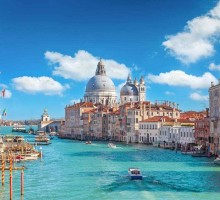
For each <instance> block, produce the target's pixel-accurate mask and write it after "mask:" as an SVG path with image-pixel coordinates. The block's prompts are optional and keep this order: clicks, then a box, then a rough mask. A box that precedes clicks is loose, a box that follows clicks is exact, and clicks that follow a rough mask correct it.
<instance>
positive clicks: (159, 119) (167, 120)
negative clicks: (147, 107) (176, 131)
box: [140, 116, 175, 122]
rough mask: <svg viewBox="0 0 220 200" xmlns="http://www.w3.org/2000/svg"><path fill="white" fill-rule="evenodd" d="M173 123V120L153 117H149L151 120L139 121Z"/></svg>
mask: <svg viewBox="0 0 220 200" xmlns="http://www.w3.org/2000/svg"><path fill="white" fill-rule="evenodd" d="M162 121H164V122H174V121H175V119H172V118H169V117H167V116H155V117H151V118H148V119H145V120H143V121H140V122H162Z"/></svg>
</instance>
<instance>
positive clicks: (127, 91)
mask: <svg viewBox="0 0 220 200" xmlns="http://www.w3.org/2000/svg"><path fill="white" fill-rule="evenodd" d="M120 96H138V89H137V87H136V86H135V85H134V84H129V83H126V84H125V85H124V86H123V87H122V88H121V91H120Z"/></svg>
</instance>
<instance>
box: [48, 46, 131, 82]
mask: <svg viewBox="0 0 220 200" xmlns="http://www.w3.org/2000/svg"><path fill="white" fill-rule="evenodd" d="M45 58H46V59H48V61H49V63H50V64H51V65H53V66H54V71H53V75H59V76H61V77H64V78H66V79H73V80H76V81H82V80H87V79H88V78H91V77H92V76H94V75H95V71H96V67H97V64H98V62H99V59H98V58H97V57H95V56H93V55H92V54H90V53H88V52H87V51H84V50H79V51H78V52H77V53H75V55H74V56H73V57H71V56H68V55H63V54H60V53H57V52H50V51H47V52H46V53H45ZM102 60H103V62H104V64H105V68H106V73H107V75H108V76H109V77H111V78H115V79H122V80H123V79H126V78H127V75H128V74H129V73H130V70H129V68H128V67H126V66H125V65H124V64H119V63H117V62H116V61H114V60H107V59H102Z"/></svg>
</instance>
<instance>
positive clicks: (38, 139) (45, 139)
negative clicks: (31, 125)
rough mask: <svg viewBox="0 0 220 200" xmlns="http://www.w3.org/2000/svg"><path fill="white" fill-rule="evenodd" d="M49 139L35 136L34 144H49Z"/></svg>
mask: <svg viewBox="0 0 220 200" xmlns="http://www.w3.org/2000/svg"><path fill="white" fill-rule="evenodd" d="M49 141H50V138H48V137H47V136H41V135H38V136H35V142H49Z"/></svg>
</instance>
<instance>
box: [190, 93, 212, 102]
mask: <svg viewBox="0 0 220 200" xmlns="http://www.w3.org/2000/svg"><path fill="white" fill-rule="evenodd" d="M190 98H191V99H193V100H195V101H208V99H209V96H208V95H201V94H199V93H198V92H194V93H192V94H190Z"/></svg>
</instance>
